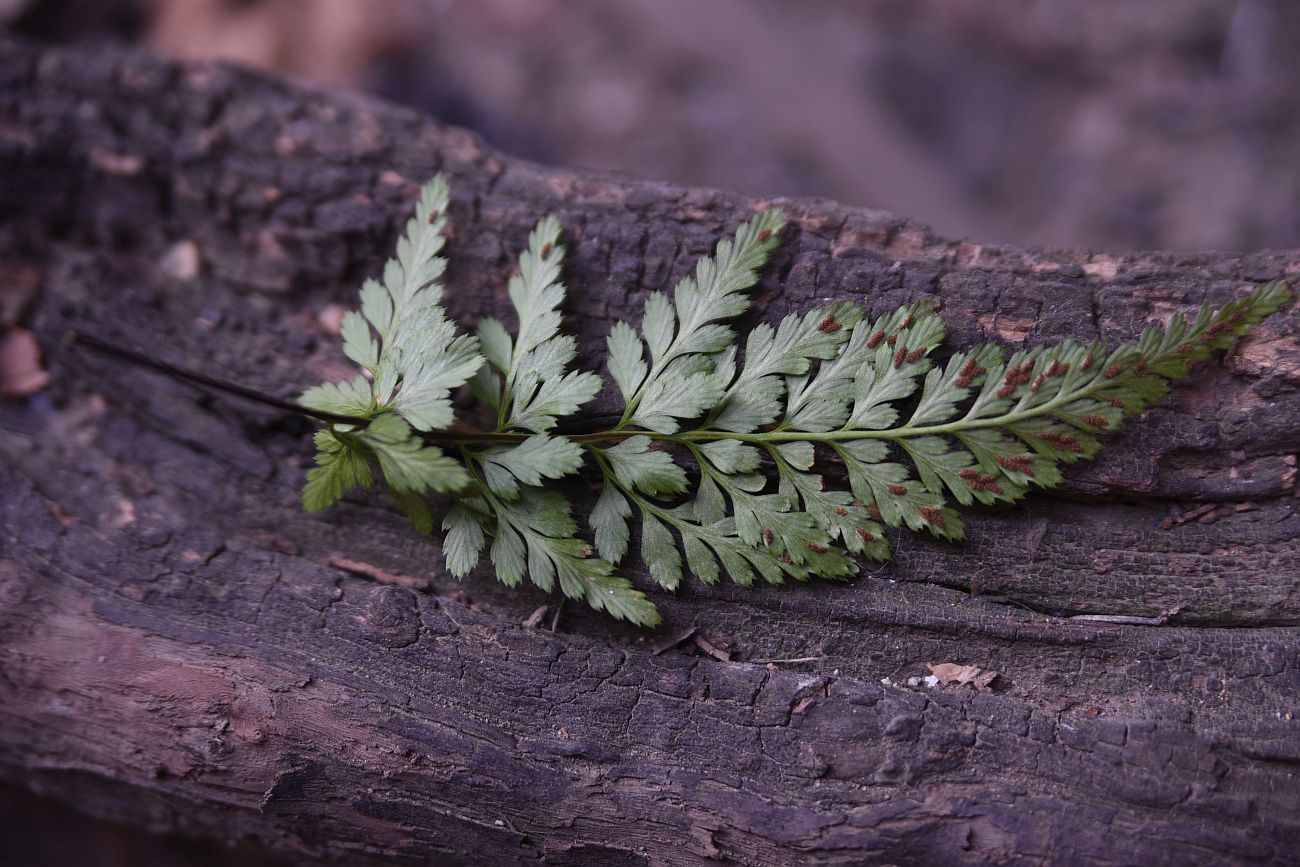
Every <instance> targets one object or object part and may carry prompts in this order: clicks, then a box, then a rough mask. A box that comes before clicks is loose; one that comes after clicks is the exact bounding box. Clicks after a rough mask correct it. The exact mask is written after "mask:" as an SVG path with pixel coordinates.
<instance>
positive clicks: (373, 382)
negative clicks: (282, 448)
mask: <svg viewBox="0 0 1300 867" xmlns="http://www.w3.org/2000/svg"><path fill="white" fill-rule="evenodd" d="M448 198H449V197H448V192H447V188H446V185H445V184H444V183H442V181H441V180H440V179H435V180H434V181H433V182H431V183H430V184H429V185H428V186H426V187H425V189H424V191H423V192H422V194H421V197H420V201H419V203H418V204H417V207H416V215H415V217H414V218H413V219H412V220H411V221H410V222H409V223H408V224H407V231H406V235H405V236H404V237H403V238H402V240H401V241H400V242H399V245H398V253H397V257H396V258H395V259H393V260H392V261H390V262H389V263H388V265H387V267H386V268H385V271H384V279H383V282H382V283H380V282H377V281H373V280H372V281H367V282H366V284H365V286H364V287H363V289H362V293H361V294H362V303H361V311H360V312H359V313H352V314H349V315H348V316H347V317H346V318H345V320H344V324H343V348H344V352H345V353H346V354H347V355H348V357H349V358H351V359H353V360H354V361H356V362H357V363H358V364H359V365H361V366H362V367H363V368H364V370H365V373H364V374H363V375H362V376H358V377H356V378H354V379H352V380H350V381H345V382H341V383H327V384H325V385H321V386H317V387H316V388H313V389H310V390H309V391H307V392H306V393H305V394H304V395H303V397H302V402H303V403H304V404H306V405H308V406H310V407H313V408H315V409H318V410H321V411H323V412H328V413H332V414H334V415H335V416H346V417H350V418H354V419H356V424H339V423H331V425H330V427H329V428H328V429H326V430H324V431H321V432H320V433H319V434H318V435H317V458H316V460H317V466H316V467H314V468H312V469H311V470H310V471H309V472H308V474H307V485H306V488H305V489H304V495H303V502H304V505H305V506H306V507H307V508H308V509H311V510H319V509H323V508H325V507H327V506H328V505H330V504H331V503H333V502H335V501H336V500H338V499H339V498H340V497H342V496H344V495H345V494H346V493H347V491H348V490H350V489H352V488H354V487H358V486H368V485H370V484H372V483H373V480H374V474H373V469H372V468H375V467H377V468H378V470H379V471H380V472H381V473H382V475H383V477H384V480H385V481H386V482H387V484H388V486H389V488H390V489H392V491H393V493H394V494H395V496H396V498H397V501H398V505H399V506H400V507H401V508H402V510H403V511H404V512H405V513H406V514H407V515H408V517H409V518H410V519H411V521H412V523H413V524H415V525H416V527H417V528H418V529H420V530H421V531H422V532H429V531H430V530H431V529H432V525H433V523H434V522H433V517H432V513H431V511H430V509H429V506H428V503H427V500H426V495H428V494H430V493H446V494H450V495H452V497H453V500H452V503H451V506H450V508H449V510H448V511H447V513H446V515H445V517H444V518H443V521H442V529H443V531H444V538H443V544H442V548H443V556H444V561H445V564H446V567H447V569H448V570H449V571H450V572H452V573H453V574H455V575H457V576H464V575H467V574H469V573H470V572H471V571H473V570H474V569H475V568H476V566H477V565H478V564H479V562H480V560H481V559H482V556H483V553H484V551H485V550H486V551H487V552H488V555H489V558H490V560H491V563H492V567H493V570H494V571H495V574H496V576H497V578H498V579H499V580H501V581H502V582H504V583H505V584H507V585H510V586H515V585H518V584H520V583H522V582H523V581H524V579H525V578H527V579H528V580H530V581H531V583H533V584H534V585H536V586H537V587H540V588H542V589H543V590H547V591H554V590H558V591H559V592H561V593H563V594H564V595H566V596H568V597H570V598H574V599H581V600H584V601H586V602H587V603H588V604H590V605H591V606H592V607H594V608H597V609H599V610H602V611H606V612H608V613H609V614H611V615H613V616H615V617H618V618H622V619H625V620H629V621H632V622H634V623H638V624H642V625H652V624H654V623H657V622H658V617H659V615H658V612H657V611H656V610H655V608H654V606H653V605H652V604H651V603H650V602H649V601H648V600H647V599H646V597H645V596H644V594H643V593H642V592H641V591H639V590H637V589H635V588H634V587H633V586H632V585H631V583H629V582H628V581H627V580H626V579H624V578H621V577H618V576H617V575H615V574H614V570H615V567H616V565H617V564H618V563H620V562H621V561H623V560H624V559H625V558H626V557H627V555H628V553H629V551H630V549H631V548H632V547H633V541H634V540H636V543H637V547H638V548H639V552H640V556H641V559H642V560H643V561H644V563H645V565H646V568H647V570H648V571H649V573H650V576H651V577H652V578H653V580H654V581H655V582H656V583H658V584H659V585H660V586H661V587H663V588H665V589H668V590H672V589H675V588H676V587H678V586H680V584H681V582H682V581H683V580H684V578H685V576H686V573H687V572H690V573H691V574H693V575H695V576H696V577H697V578H699V579H700V580H702V581H704V582H705V583H714V582H717V581H719V580H720V579H721V577H722V575H723V574H724V573H725V574H726V575H727V576H728V577H729V578H730V579H731V580H732V581H734V582H735V583H737V584H740V585H745V586H748V585H751V584H753V583H755V582H756V581H757V580H759V579H761V580H763V581H764V582H766V583H770V584H779V583H782V582H784V581H785V580H787V579H791V578H793V579H795V580H807V579H809V578H812V577H823V578H832V579H837V578H847V577H849V576H851V575H853V574H854V573H855V572H856V571H857V559H856V558H857V557H866V558H868V559H873V560H885V559H888V557H889V556H890V544H889V541H888V539H887V534H888V533H891V532H895V531H896V530H899V529H908V530H914V531H922V532H928V533H931V534H933V535H936V536H939V537H941V538H944V539H950V540H958V539H961V538H962V536H963V535H964V528H963V525H962V521H961V516H960V513H959V512H958V511H957V509H956V508H954V504H955V505H956V506H958V507H969V506H973V505H975V504H976V503H980V504H994V503H1006V502H1014V501H1016V500H1019V499H1022V498H1023V497H1025V496H1027V495H1028V494H1029V492H1030V491H1032V490H1033V489H1035V488H1048V487H1052V486H1054V485H1056V484H1059V483H1060V482H1061V481H1062V473H1061V467H1062V466H1063V465H1066V464H1070V463H1073V462H1075V461H1078V460H1081V459H1087V458H1091V457H1093V456H1094V455H1095V454H1096V453H1097V451H1098V450H1099V449H1100V447H1101V443H1100V439H1099V437H1100V436H1101V435H1102V434H1104V433H1106V432H1109V431H1112V430H1114V429H1115V428H1117V427H1118V426H1119V424H1120V422H1121V421H1122V420H1123V418H1124V417H1126V416H1129V415H1133V414H1134V413H1137V412H1140V411H1141V410H1143V409H1144V408H1146V407H1148V406H1150V405H1151V404H1152V403H1153V402H1155V401H1157V400H1159V399H1160V398H1161V397H1163V396H1164V394H1165V392H1166V391H1167V389H1168V383H1169V382H1170V381H1171V380H1174V379H1178V378H1181V377H1183V376H1186V375H1187V373H1188V371H1189V369H1190V365H1191V363H1193V362H1195V361H1197V360H1201V359H1204V358H1207V357H1209V355H1210V354H1211V352H1213V351H1214V350H1219V349H1227V348H1229V347H1231V346H1232V344H1233V343H1234V342H1235V341H1236V340H1237V339H1239V338H1240V337H1241V336H1242V335H1244V334H1246V333H1247V332H1248V331H1249V330H1250V329H1251V328H1252V327H1253V326H1254V325H1255V324H1256V323H1258V322H1259V321H1260V320H1262V319H1263V318H1264V317H1266V316H1268V315H1270V314H1271V313H1273V312H1274V311H1276V310H1277V309H1278V308H1279V307H1281V305H1282V304H1284V303H1285V302H1286V301H1287V299H1288V298H1289V297H1290V296H1289V290H1288V288H1287V286H1286V285H1285V284H1284V283H1283V282H1281V281H1278V282H1274V283H1269V284H1266V285H1264V286H1260V287H1258V288H1257V289H1255V290H1254V291H1252V292H1251V293H1250V294H1248V295H1246V296H1244V297H1243V298H1240V299H1237V300H1235V301H1232V302H1230V303H1229V304H1227V305H1226V306H1224V307H1223V308H1222V309H1221V310H1218V311H1215V310H1213V309H1212V308H1210V307H1209V306H1208V305H1207V306H1205V307H1203V308H1202V309H1201V311H1200V313H1199V314H1198V315H1197V316H1196V317H1195V318H1194V319H1193V320H1191V321H1188V320H1186V319H1185V318H1184V317H1182V316H1175V317H1173V318H1172V319H1171V320H1170V321H1169V323H1168V324H1167V325H1165V326H1163V327H1161V326H1155V325H1152V326H1150V327H1148V328H1147V329H1146V330H1145V331H1144V332H1143V333H1142V335H1141V336H1140V337H1139V339H1138V340H1136V341H1134V342H1131V343H1126V344H1122V345H1120V346H1118V347H1116V348H1114V349H1107V348H1106V347H1105V346H1104V345H1103V344H1102V343H1101V342H1100V341H1092V342H1089V343H1080V342H1077V341H1071V340H1067V341H1064V342H1062V343H1059V344H1056V345H1053V346H1040V347H1036V348H1034V349H1030V350H1021V351H1017V352H1015V353H1013V354H1012V355H1011V357H1010V358H1007V357H1006V354H1005V353H1004V351H1003V350H1002V348H1001V347H999V346H997V345H993V344H988V345H982V346H976V347H973V348H969V349H966V350H964V351H961V352H958V353H956V354H954V355H951V356H950V357H948V358H947V359H946V360H936V359H935V357H934V356H935V354H936V352H938V351H939V349H940V347H941V345H942V343H943V339H944V326H943V321H942V320H941V319H940V317H939V316H938V315H937V314H936V313H935V311H934V309H933V308H932V307H931V306H930V305H929V303H928V302H925V301H917V302H914V303H912V304H908V305H906V306H904V307H902V308H900V309H898V310H896V311H894V312H892V313H888V314H886V315H884V316H879V317H876V318H871V317H869V316H867V315H866V312H865V311H863V310H862V309H860V308H858V307H856V306H854V305H851V304H846V303H833V304H829V305H827V306H826V307H824V308H821V309H818V310H814V311H811V312H808V313H803V314H791V315H789V316H787V317H785V318H784V319H783V320H782V321H781V322H780V323H778V324H777V325H776V326H771V325H767V324H760V325H758V326H757V327H755V328H754V329H753V330H752V331H750V333H749V334H748V335H747V336H746V339H745V341H744V346H743V349H742V347H740V346H739V345H738V344H737V336H736V333H735V331H734V330H733V329H732V327H731V325H730V324H729V323H730V321H731V320H733V319H734V318H735V317H737V316H739V315H740V314H742V313H744V312H745V311H746V310H747V309H748V307H749V304H750V301H749V297H748V295H747V290H749V289H750V288H752V287H753V286H754V285H755V283H756V282H757V280H758V272H759V270H760V269H761V268H762V267H763V265H764V264H765V263H766V261H767V258H768V256H769V255H770V254H771V252H772V251H773V250H774V249H775V247H776V244H777V237H778V235H779V233H780V231H781V228H782V227H783V225H784V217H783V215H782V214H781V212H780V211H777V210H768V211H764V212H762V213H760V214H757V215H756V216H755V217H754V218H753V219H752V220H750V221H749V222H746V223H744V224H743V225H741V226H740V228H739V229H738V230H737V231H736V233H735V236H734V238H732V239H728V240H723V241H721V242H720V243H719V244H718V245H717V249H716V251H715V253H714V255H713V256H709V257H704V258H702V259H701V260H700V261H699V262H698V263H697V265H696V267H695V270H694V272H693V274H692V275H690V276H688V277H686V278H684V279H682V280H681V281H680V282H679V283H678V284H677V286H676V287H675V289H674V291H673V292H672V293H671V294H664V293H659V292H653V293H651V294H650V295H649V296H648V298H647V300H646V303H645V309H644V314H643V317H642V321H641V326H640V329H639V331H638V329H635V328H633V327H632V326H631V325H630V324H628V323H626V322H622V321H620V322H616V323H615V324H614V327H613V329H612V331H611V333H610V336H609V338H608V341H607V348H608V351H609V357H608V370H609V373H610V376H611V378H612V379H613V382H614V385H615V387H616V388H617V391H618V393H619V394H620V395H621V396H622V398H623V401H624V411H623V414H622V418H621V419H620V421H619V422H618V424H616V425H614V426H612V427H610V428H609V429H606V430H596V431H591V432H588V433H582V434H568V435H565V434H561V433H558V432H557V428H558V427H559V424H560V422H561V420H563V419H564V418H566V417H568V416H571V415H573V414H574V413H575V412H576V411H577V410H578V409H579V408H580V407H581V406H582V405H583V404H584V403H586V402H587V401H590V400H591V399H592V398H593V397H595V395H596V393H597V392H598V391H599V390H600V387H601V380H600V377H598V376H597V375H596V374H594V373H591V372H588V371H581V370H574V369H571V368H572V364H573V362H574V360H575V358H576V357H577V344H576V341H575V340H574V338H573V337H572V336H571V335H567V334H564V333H563V332H562V331H561V312H560V310H561V306H562V304H563V303H564V298H565V289H564V285H563V283H561V281H560V276H561V271H562V267H563V260H564V248H563V247H562V246H560V244H559V238H560V232H561V227H560V223H559V221H558V220H556V219H555V218H554V217H547V218H545V219H543V220H542V221H541V222H539V223H538V224H537V226H536V227H535V228H534V229H533V231H532V233H531V234H530V235H529V238H528V248H527V250H525V251H524V252H523V254H522V255H521V256H520V258H519V264H518V273H517V274H516V275H515V276H513V277H512V278H511V279H510V283H509V286H508V289H509V295H510V300H511V304H512V306H513V308H514V312H515V316H516V318H517V325H516V328H515V330H514V332H513V333H512V332H511V331H510V330H509V329H508V328H507V326H506V324H504V323H502V322H500V321H498V320H496V319H491V318H485V319H483V320H481V321H480V322H479V326H478V331H477V337H476V338H474V337H468V336H464V335H458V334H457V333H456V328H455V325H454V324H453V323H452V322H451V321H450V320H449V319H448V318H447V317H446V315H445V312H444V311H443V309H442V307H441V298H442V288H441V286H440V285H439V284H438V282H437V281H438V279H439V277H440V276H441V275H442V273H443V270H444V268H445V263H444V261H443V260H442V259H441V257H440V256H439V253H440V252H441V250H442V247H443V244H444V237H443V229H444V227H445V222H446V217H445V212H446V207H447V203H448ZM467 381H468V382H469V384H470V386H471V388H472V390H473V392H474V394H475V395H476V396H477V397H478V398H479V399H480V400H482V401H484V402H485V403H486V404H487V405H488V406H490V407H491V408H492V409H493V410H494V411H495V416H496V423H495V425H494V426H493V428H492V429H491V430H486V431H481V432H475V431H469V430H467V429H465V428H464V427H463V426H461V427H459V428H458V429H457V430H456V431H455V432H454V433H452V432H450V431H448V430H447V428H448V427H449V426H450V425H451V423H452V421H453V413H452V406H451V392H452V391H453V390H454V389H456V388H458V387H459V386H461V385H463V384H465V383H466V382H467ZM428 441H434V442H442V443H443V444H444V445H451V446H453V447H454V448H452V449H451V453H450V454H448V453H445V452H444V451H443V450H442V449H440V448H439V447H438V446H437V445H431V444H429V443H428ZM587 457H590V459H591V461H590V463H591V465H593V466H594V468H595V470H596V471H597V472H598V473H599V475H600V477H601V479H602V482H603V484H602V486H601V489H600V493H599V496H598V497H597V499H596V502H595V505H594V507H593V508H592V509H591V511H590V514H589V516H588V524H589V526H590V529H591V531H592V535H593V539H594V542H593V543H588V542H587V541H586V540H585V539H584V538H583V537H582V536H581V535H580V534H579V528H578V525H577V522H576V521H575V520H574V519H573V506H572V504H571V503H570V501H569V500H568V499H566V497H565V496H564V494H563V493H562V492H561V490H559V489H557V488H555V487H554V483H555V482H557V481H558V480H562V479H564V478H566V477H569V476H573V475H575V474H578V473H579V472H581V470H582V468H583V466H584V464H585V463H586V459H587ZM828 470H830V471H833V472H832V473H831V474H832V476H833V477H834V478H833V479H832V480H830V481H828V478H827V475H826V471H828ZM834 480H842V482H841V483H838V484H837V483H836V482H835V481H834ZM638 525H639V528H638ZM889 528H895V529H889Z"/></svg>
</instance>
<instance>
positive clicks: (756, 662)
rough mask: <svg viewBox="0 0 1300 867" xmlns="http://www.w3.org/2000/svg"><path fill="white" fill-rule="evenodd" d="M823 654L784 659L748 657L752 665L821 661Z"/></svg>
mask: <svg viewBox="0 0 1300 867" xmlns="http://www.w3.org/2000/svg"><path fill="white" fill-rule="evenodd" d="M825 658H826V657H824V656H792V657H787V658H784V659H749V660H746V662H749V663H750V664H752V665H797V664H800V663H804V662H821V661H822V660H824V659H825Z"/></svg>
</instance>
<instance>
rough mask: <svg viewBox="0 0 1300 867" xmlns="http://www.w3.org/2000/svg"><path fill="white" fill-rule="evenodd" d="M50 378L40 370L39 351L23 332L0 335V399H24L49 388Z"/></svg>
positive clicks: (14, 330)
mask: <svg viewBox="0 0 1300 867" xmlns="http://www.w3.org/2000/svg"><path fill="white" fill-rule="evenodd" d="M49 382H50V374H49V373H48V372H47V371H46V370H45V368H43V367H41V348H40V347H39V346H37V344H36V338H35V337H34V336H32V333H31V332H30V331H28V330H26V329H25V328H10V329H9V330H8V331H5V332H3V333H0V395H4V396H5V397H27V396H28V395H29V394H35V393H36V392H38V391H40V390H41V389H42V388H45V386H47V385H49Z"/></svg>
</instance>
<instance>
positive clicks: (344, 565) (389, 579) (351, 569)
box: [327, 554, 431, 590]
mask: <svg viewBox="0 0 1300 867" xmlns="http://www.w3.org/2000/svg"><path fill="white" fill-rule="evenodd" d="M327 562H328V563H329V564H330V565H331V566H333V567H334V568H335V569H342V570H343V571H344V572H347V573H349V574H352V575H357V576H359V577H361V578H369V579H370V580H372V581H378V582H379V583H380V584H393V585H395V586H397V587H411V588H413V589H415V590H428V589H429V587H430V586H431V585H430V584H429V581H428V580H427V579H425V578H416V577H415V576H413V575H397V574H394V573H392V572H389V571H387V570H385V569H380V568H379V567H378V566H372V565H370V564H369V563H362V562H360V561H359V560H349V559H347V558H346V557H341V556H339V555H338V554H332V555H330V558H329V560H328V561H327Z"/></svg>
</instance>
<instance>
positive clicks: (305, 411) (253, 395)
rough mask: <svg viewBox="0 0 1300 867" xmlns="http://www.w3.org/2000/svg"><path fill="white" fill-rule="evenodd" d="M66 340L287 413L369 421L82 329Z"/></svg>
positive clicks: (331, 420) (332, 420) (348, 421)
mask: <svg viewBox="0 0 1300 867" xmlns="http://www.w3.org/2000/svg"><path fill="white" fill-rule="evenodd" d="M64 339H65V342H66V343H67V344H68V345H69V346H77V345H80V346H85V347H87V348H89V349H93V350H95V351H96V352H102V353H104V354H105V355H111V356H113V357H114V358H118V359H121V360H122V361H127V362H130V363H131V364H134V365H136V366H137V367H145V368H148V369H149V370H155V371H157V372H158V373H163V374H166V375H167V376H170V377H172V378H173V379H180V380H184V381H186V382H191V383H193V384H195V385H199V386H202V387H204V388H210V389H213V390H215V391H224V392H225V393H227V394H233V395H235V396H237V397H242V398H244V399H245V400H251V401H253V402H254V403H260V404H262V405H263V406H269V407H272V408H274V409H282V410H285V411H286V412H293V413H297V414H298V415H305V416H307V417H308V418H314V419H319V420H320V421H323V422H327V423H329V424H351V425H356V424H365V423H366V422H367V421H369V419H365V418H358V417H356V416H350V415H340V414H339V413H333V412H323V411H321V410H317V409H312V408H311V407H307V406H303V405H302V404H300V403H297V402H295V401H291V400H284V399H283V398H279V397H275V396H274V395H270V394H266V393H265V392H261V391H257V390H256V389H252V388H248V387H247V386H243V385H237V384H236V383H233V382H228V381H226V380H223V379H217V378H216V377H213V376H208V375H207V374H204V373H199V372H198V371H195V370H190V369H188V368H184V367H179V366H177V365H175V364H169V363H167V362H165V361H159V360H158V359H156V358H151V357H150V356H148V355H145V354H144V353H142V352H136V351H135V350H134V349H127V348H126V347H124V346H118V345H116V344H114V343H109V342H108V341H107V340H103V339H101V338H99V337H95V336H94V335H93V334H85V333H82V332H80V331H69V332H67V335H66V336H65V338H64Z"/></svg>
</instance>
